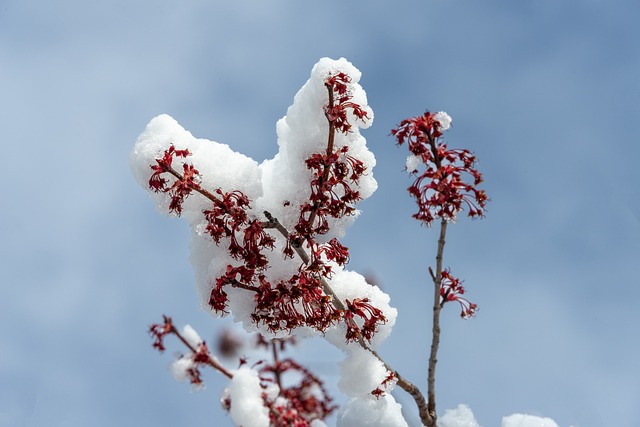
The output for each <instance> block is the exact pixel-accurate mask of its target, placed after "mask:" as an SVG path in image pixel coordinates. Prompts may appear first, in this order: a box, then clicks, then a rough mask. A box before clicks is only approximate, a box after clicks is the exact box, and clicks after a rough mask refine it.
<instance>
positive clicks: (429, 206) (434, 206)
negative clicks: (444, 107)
mask: <svg viewBox="0 0 640 427" xmlns="http://www.w3.org/2000/svg"><path fill="white" fill-rule="evenodd" d="M438 114H443V113H435V114H434V113H430V112H428V111H427V112H426V113H425V114H424V115H423V116H421V117H413V118H410V119H406V120H403V121H402V122H401V123H400V125H399V126H398V127H397V128H396V129H393V130H392V131H391V134H392V135H393V136H395V137H396V140H397V143H398V145H403V144H404V143H407V145H408V147H409V151H410V152H411V153H412V154H413V155H414V156H415V157H416V158H417V159H419V160H420V161H421V162H422V163H423V164H424V166H425V170H424V171H423V172H422V173H419V172H418V170H417V169H416V170H411V171H409V172H410V173H412V174H417V175H418V176H417V178H416V180H415V181H414V182H413V184H412V185H411V186H410V187H409V188H408V191H409V194H411V195H412V196H413V197H414V198H415V199H416V202H417V203H418V212H417V213H415V214H414V215H413V217H414V218H416V219H417V220H419V221H422V222H423V223H424V224H426V225H431V223H432V222H433V221H434V219H436V218H440V219H443V220H446V221H451V220H455V219H456V217H457V214H458V212H460V211H462V210H463V209H464V208H467V209H468V216H470V217H472V218H479V217H482V216H484V209H485V205H486V202H487V201H488V198H487V195H486V194H485V192H484V191H483V190H479V189H477V188H476V187H477V186H478V185H479V184H480V183H482V175H481V174H480V172H478V171H477V170H476V169H475V168H474V165H475V163H476V158H475V156H474V155H473V154H471V152H470V151H468V150H463V149H448V148H447V145H446V144H444V143H443V142H442V141H441V140H440V137H441V136H442V128H443V126H442V123H441V122H440V121H439V120H438V119H437V117H436V116H437V115H438ZM447 117H448V116H447Z"/></svg>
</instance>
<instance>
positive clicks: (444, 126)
mask: <svg viewBox="0 0 640 427" xmlns="http://www.w3.org/2000/svg"><path fill="white" fill-rule="evenodd" d="M433 118H434V120H436V121H438V122H440V130H441V131H445V130H449V128H450V127H451V120H452V119H451V116H450V115H448V114H447V113H445V112H444V111H438V112H437V113H436V114H435V115H434V116H433Z"/></svg>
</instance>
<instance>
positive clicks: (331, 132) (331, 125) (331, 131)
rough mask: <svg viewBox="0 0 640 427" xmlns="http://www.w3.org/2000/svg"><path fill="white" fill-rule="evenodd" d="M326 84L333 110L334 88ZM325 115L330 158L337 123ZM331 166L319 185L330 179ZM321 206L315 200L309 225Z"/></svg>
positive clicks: (329, 108)
mask: <svg viewBox="0 0 640 427" xmlns="http://www.w3.org/2000/svg"><path fill="white" fill-rule="evenodd" d="M325 86H326V88H327V91H328V92H329V105H328V107H327V111H331V109H333V102H334V101H333V88H332V87H331V86H330V85H328V84H326V83H325ZM325 117H326V118H327V121H328V122H329V136H328V137H327V152H326V154H327V158H329V156H331V155H332V154H333V144H334V140H335V135H336V125H335V123H334V122H333V120H331V117H329V115H328V114H327V113H326V112H325ZM329 172H330V170H329V168H326V169H324V170H323V171H322V177H321V178H320V184H319V187H320V188H322V187H324V183H325V182H327V179H329ZM319 207H320V203H319V202H315V203H314V204H313V209H312V211H311V215H309V225H310V226H311V227H313V222H314V221H315V220H316V216H317V212H318V208H319Z"/></svg>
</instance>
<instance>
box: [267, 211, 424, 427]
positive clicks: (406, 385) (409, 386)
mask: <svg viewBox="0 0 640 427" xmlns="http://www.w3.org/2000/svg"><path fill="white" fill-rule="evenodd" d="M264 215H265V216H266V217H267V220H268V221H267V222H263V223H262V227H263V228H275V229H276V230H278V232H280V234H282V236H283V237H284V238H285V239H287V240H288V239H289V231H288V230H287V229H286V228H285V227H284V226H283V225H282V224H281V223H280V221H278V219H277V218H275V217H274V216H273V215H271V213H269V212H267V211H265V212H264ZM294 249H295V251H296V253H297V254H298V256H299V257H300V259H301V260H302V262H304V263H305V264H308V263H309V262H310V258H309V255H308V254H307V253H306V252H305V250H304V249H303V248H302V247H300V246H294ZM320 282H321V283H322V288H323V290H324V292H325V294H326V295H329V296H330V297H331V299H332V302H333V305H334V306H335V308H337V309H338V310H343V311H344V310H345V309H346V306H345V305H344V303H343V302H342V301H341V300H340V298H338V296H337V295H336V294H335V292H334V291H333V289H332V288H331V286H330V285H329V283H328V282H327V281H326V280H325V279H324V278H323V277H320ZM357 342H358V344H359V345H360V347H362V348H364V349H365V350H367V351H369V352H370V353H371V354H373V355H374V356H375V357H376V358H377V359H378V360H379V361H381V362H382V363H383V364H384V367H385V368H386V369H387V370H388V371H389V372H393V374H394V375H395V377H396V378H397V380H398V381H397V384H398V386H399V387H400V388H401V389H403V390H404V391H406V392H407V393H409V395H411V397H413V400H415V402H416V405H417V406H418V412H419V414H420V419H421V420H422V423H423V424H424V425H425V426H431V425H435V424H434V423H435V416H432V415H431V414H430V412H429V410H428V405H427V402H426V401H425V398H424V396H423V395H422V392H421V391H420V389H419V388H418V387H417V386H416V385H415V384H413V383H412V382H411V381H409V380H407V379H406V378H404V377H403V376H402V375H400V373H399V372H398V371H397V370H395V369H393V368H392V367H391V366H390V365H389V364H388V363H387V362H385V360H384V359H383V358H382V356H380V355H379V354H378V353H377V352H376V351H375V350H373V349H372V348H371V347H369V346H368V345H367V343H366V342H365V341H364V340H363V339H362V338H360V339H359V340H358V341H357Z"/></svg>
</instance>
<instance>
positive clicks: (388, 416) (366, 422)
mask: <svg viewBox="0 0 640 427" xmlns="http://www.w3.org/2000/svg"><path fill="white" fill-rule="evenodd" d="M336 425H337V427H408V426H409V425H408V424H407V422H406V421H405V419H404V417H403V416H402V405H400V404H399V403H397V402H396V401H395V399H394V398H393V396H391V395H390V394H387V395H385V396H382V397H380V398H379V399H376V398H375V397H373V396H372V397H371V398H369V399H358V398H352V399H349V401H348V402H347V403H346V404H345V405H344V406H342V408H340V413H339V414H338V421H337V424H336Z"/></svg>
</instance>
